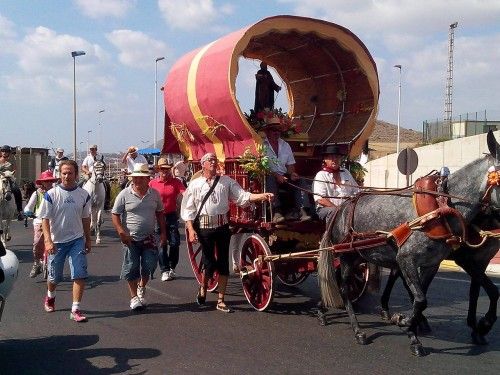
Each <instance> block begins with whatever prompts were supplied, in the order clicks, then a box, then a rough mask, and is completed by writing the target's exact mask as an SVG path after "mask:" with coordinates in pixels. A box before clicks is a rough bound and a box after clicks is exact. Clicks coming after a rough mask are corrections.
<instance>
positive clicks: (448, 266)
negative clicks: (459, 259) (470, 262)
mask: <svg viewBox="0 0 500 375" xmlns="http://www.w3.org/2000/svg"><path fill="white" fill-rule="evenodd" d="M439 270H440V271H456V272H457V271H458V272H465V271H464V270H463V269H462V268H460V267H459V266H457V264H456V263H455V262H454V261H452V260H443V261H442V262H441V265H440V266H439ZM486 274H488V275H490V276H496V277H500V264H496V263H490V264H489V265H488V267H486Z"/></svg>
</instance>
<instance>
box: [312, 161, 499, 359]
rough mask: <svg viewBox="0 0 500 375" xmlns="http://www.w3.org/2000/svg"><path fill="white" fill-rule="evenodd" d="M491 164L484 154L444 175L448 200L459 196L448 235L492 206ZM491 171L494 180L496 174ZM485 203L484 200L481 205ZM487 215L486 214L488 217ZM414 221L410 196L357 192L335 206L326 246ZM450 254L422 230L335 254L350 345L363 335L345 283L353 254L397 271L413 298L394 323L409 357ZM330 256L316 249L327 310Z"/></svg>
mask: <svg viewBox="0 0 500 375" xmlns="http://www.w3.org/2000/svg"><path fill="white" fill-rule="evenodd" d="M494 164H495V158H493V157H491V156H489V155H486V156H485V157H482V158H480V159H477V160H475V161H473V162H472V163H469V164H468V165H466V166H465V167H462V168H461V169H459V170H458V171H456V172H455V173H452V174H451V175H450V176H449V178H448V191H449V196H452V197H455V198H456V197H461V198H459V199H458V200H457V201H456V202H454V206H455V209H454V212H456V213H458V214H459V215H460V217H461V219H460V220H455V219H452V220H448V221H449V222H450V226H451V229H452V233H457V232H459V231H463V227H464V226H466V225H469V224H470V223H471V222H472V220H473V219H474V218H475V217H476V216H477V215H478V213H479V212H481V209H482V208H484V207H485V206H494V207H495V206H496V205H498V191H497V189H496V187H497V186H498V182H495V184H494V185H489V182H488V181H490V179H489V178H488V177H489V176H488V173H489V171H490V168H491V167H494ZM492 173H494V174H496V175H497V176H498V172H497V171H496V170H494V171H493V172H492ZM497 181H498V180H497ZM486 192H488V194H486ZM486 197H488V198H489V199H486ZM487 200H489V201H490V202H486V201H487ZM493 213H494V212H490V213H489V215H493ZM414 218H415V213H414V208H413V206H412V200H411V195H409V196H408V195H406V196H405V194H397V195H396V194H393V195H391V194H381V193H378V192H374V193H369V192H366V193H360V194H359V195H358V196H356V197H355V198H354V199H352V200H348V201H346V202H344V203H343V204H342V205H341V206H340V207H339V209H338V211H337V214H336V216H335V217H334V218H333V220H332V221H331V222H330V223H329V226H328V229H327V230H328V233H327V235H328V237H329V240H330V242H331V243H332V244H338V243H341V242H346V240H347V241H355V239H356V238H360V237H363V236H364V235H367V234H373V233H375V232H377V231H382V232H386V233H388V232H391V231H393V230H394V229H395V228H400V227H401V224H404V223H409V222H412V221H413V219H414ZM353 246H354V245H353ZM450 252H451V247H450V246H449V245H448V244H447V243H446V242H445V241H444V240H435V239H431V238H429V237H428V236H427V235H426V234H425V233H424V232H422V231H418V230H411V231H410V233H409V237H407V239H405V241H404V242H403V243H400V244H399V245H398V244H396V243H394V242H393V241H392V240H387V241H385V242H380V243H379V244H377V245H374V246H371V247H368V248H366V247H365V248H363V249H362V250H357V251H352V252H343V253H341V255H340V256H339V258H340V262H341V285H340V294H341V296H342V300H343V302H344V304H345V307H346V310H347V313H348V315H349V318H350V322H351V326H352V328H353V331H354V333H355V338H356V341H357V342H358V343H359V344H362V345H364V344H366V334H365V333H364V332H363V331H362V330H361V329H360V327H359V324H358V321H357V319H356V316H355V313H354V311H353V308H352V303H351V301H350V300H349V296H348V288H349V285H348V283H347V280H349V278H350V277H351V274H352V270H353V267H354V263H355V262H356V261H357V260H358V259H359V255H361V257H362V258H363V259H365V260H366V261H368V262H371V263H374V264H377V265H379V266H382V267H387V268H391V269H399V270H400V271H401V274H402V276H403V278H404V279H405V281H406V283H407V284H408V286H409V288H410V290H411V292H412V294H413V297H414V301H413V310H412V313H411V315H410V316H409V317H405V318H403V319H401V320H399V322H398V324H399V325H400V326H401V327H405V328H406V332H407V334H408V337H409V338H410V350H411V353H412V354H414V355H416V356H423V355H425V354H426V351H425V349H424V347H423V346H422V343H421V342H420V340H419V339H418V336H417V327H418V325H419V323H420V322H421V321H422V320H423V314H422V313H423V311H424V310H425V309H426V307H427V298H426V292H427V288H428V286H429V284H430V281H431V280H432V278H433V276H434V275H435V273H436V272H437V270H438V268H439V264H440V263H441V261H442V260H444V259H445V258H446V257H447V256H448V255H449V253H450ZM333 257H334V254H333V252H332V251H322V252H320V259H319V262H318V276H319V279H320V285H321V287H322V291H321V293H322V301H323V304H324V306H325V307H329V306H330V305H331V301H332V300H333V298H332V297H331V296H328V292H329V288H328V287H325V286H327V285H328V283H330V285H331V284H332V283H334V282H335V279H334V276H333V275H334V273H333V269H332V265H333V261H332V258H333ZM322 280H323V282H321V281H322ZM325 280H326V282H325ZM330 290H331V289H330Z"/></svg>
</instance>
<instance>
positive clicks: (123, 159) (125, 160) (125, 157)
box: [122, 150, 129, 164]
mask: <svg viewBox="0 0 500 375" xmlns="http://www.w3.org/2000/svg"><path fill="white" fill-rule="evenodd" d="M128 154H129V152H128V150H127V152H126V153H125V154H124V155H123V157H122V163H124V164H126V163H127V157H128Z"/></svg>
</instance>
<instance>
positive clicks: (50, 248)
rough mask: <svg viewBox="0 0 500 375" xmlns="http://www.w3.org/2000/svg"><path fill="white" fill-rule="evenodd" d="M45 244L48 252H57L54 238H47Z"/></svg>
mask: <svg viewBox="0 0 500 375" xmlns="http://www.w3.org/2000/svg"><path fill="white" fill-rule="evenodd" d="M43 242H44V245H45V251H46V252H47V254H55V253H56V248H55V246H54V242H52V239H50V238H46V239H45V240H44V241H43Z"/></svg>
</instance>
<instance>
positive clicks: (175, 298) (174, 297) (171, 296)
mask: <svg viewBox="0 0 500 375" xmlns="http://www.w3.org/2000/svg"><path fill="white" fill-rule="evenodd" d="M146 289H147V290H150V291H152V292H155V293H157V294H159V295H161V296H163V297H167V298H170V299H174V300H180V298H179V297H176V296H173V295H171V294H168V293H165V292H162V291H161V290H158V289H155V288H152V287H150V286H149V285H146Z"/></svg>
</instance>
